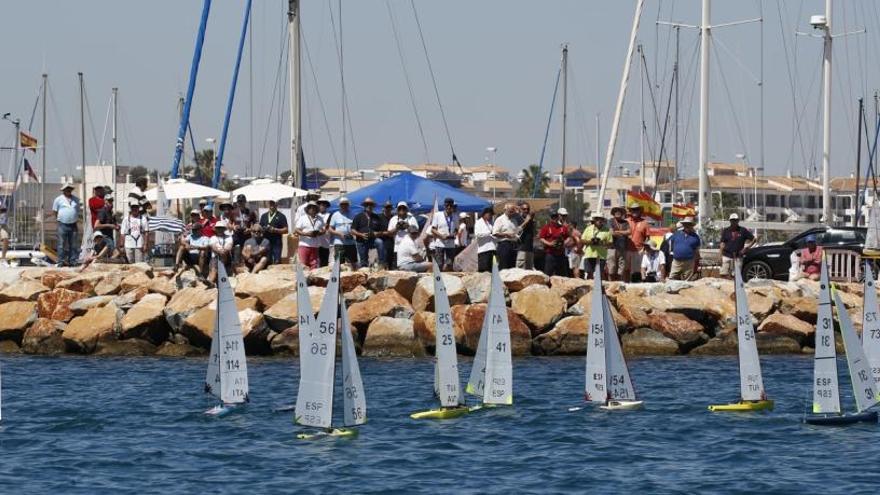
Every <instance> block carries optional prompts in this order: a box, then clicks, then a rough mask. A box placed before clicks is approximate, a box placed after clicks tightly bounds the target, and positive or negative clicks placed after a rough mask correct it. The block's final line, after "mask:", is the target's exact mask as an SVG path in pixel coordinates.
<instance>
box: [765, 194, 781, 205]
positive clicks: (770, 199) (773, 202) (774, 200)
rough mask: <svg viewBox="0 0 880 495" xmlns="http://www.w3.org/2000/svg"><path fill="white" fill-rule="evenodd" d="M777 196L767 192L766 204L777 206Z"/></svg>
mask: <svg viewBox="0 0 880 495" xmlns="http://www.w3.org/2000/svg"><path fill="white" fill-rule="evenodd" d="M778 198H779V196H777V195H775V194H768V195H767V206H774V207H775V206H779V203H778V201H777V199H778Z"/></svg>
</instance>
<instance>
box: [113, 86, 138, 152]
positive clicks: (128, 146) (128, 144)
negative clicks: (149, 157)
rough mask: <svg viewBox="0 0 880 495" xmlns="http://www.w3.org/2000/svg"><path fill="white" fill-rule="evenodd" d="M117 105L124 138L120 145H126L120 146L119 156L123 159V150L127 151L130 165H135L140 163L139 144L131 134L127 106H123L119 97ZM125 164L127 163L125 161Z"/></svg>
mask: <svg viewBox="0 0 880 495" xmlns="http://www.w3.org/2000/svg"><path fill="white" fill-rule="evenodd" d="M116 98H117V100H116V105H117V106H118V107H119V123H120V124H121V127H122V137H123V139H121V140H119V141H118V142H119V143H120V144H122V143H124V144H125V145H124V146H119V148H120V153H119V156H120V157H122V150H125V151H126V154H127V155H128V163H130V164H132V165H134V164H137V163H140V162H141V161H140V153H138V150H137V147H136V146H137V142H136V141H135V140H134V139H132V137H133V136H134V133H132V132H131V128H130V126H129V122H128V113H126V111H125V106H124V105H122V103H121V101H120V98H119V96H118V95H117V97H116ZM123 163H125V162H124V161H123Z"/></svg>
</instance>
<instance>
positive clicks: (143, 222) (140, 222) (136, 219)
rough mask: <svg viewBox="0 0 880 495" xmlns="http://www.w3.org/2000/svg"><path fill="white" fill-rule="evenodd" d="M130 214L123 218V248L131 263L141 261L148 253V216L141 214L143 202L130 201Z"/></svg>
mask: <svg viewBox="0 0 880 495" xmlns="http://www.w3.org/2000/svg"><path fill="white" fill-rule="evenodd" d="M129 210H130V211H129V213H128V216H127V217H125V218H123V219H122V227H121V229H120V230H121V231H122V235H123V239H124V241H123V248H125V257H126V258H128V262H129V263H141V262H143V261H144V259H145V258H146V254H147V233H148V232H149V229H148V228H147V218H146V217H145V216H144V215H143V214H141V204H140V203H138V202H137V201H131V202H130V203H129Z"/></svg>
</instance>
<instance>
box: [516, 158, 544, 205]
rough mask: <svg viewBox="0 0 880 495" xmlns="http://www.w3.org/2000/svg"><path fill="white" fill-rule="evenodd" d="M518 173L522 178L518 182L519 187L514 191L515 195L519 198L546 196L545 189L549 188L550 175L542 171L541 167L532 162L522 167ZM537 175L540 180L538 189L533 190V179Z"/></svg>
mask: <svg viewBox="0 0 880 495" xmlns="http://www.w3.org/2000/svg"><path fill="white" fill-rule="evenodd" d="M520 175H521V176H522V179H521V180H520V183H519V189H517V191H516V195H517V196H519V197H521V198H531V197H533V196H534V197H536V198H543V197H546V196H547V190H548V189H549V188H550V175H548V174H547V172H544V171H542V170H541V167H539V166H538V165H535V164H534V163H533V164H531V165H529V166H528V168H524V169H523V170H522V172H520ZM539 175H540V179H539V180H540V182H538V190H537V191H535V179H536V178H537V177H538V176H539Z"/></svg>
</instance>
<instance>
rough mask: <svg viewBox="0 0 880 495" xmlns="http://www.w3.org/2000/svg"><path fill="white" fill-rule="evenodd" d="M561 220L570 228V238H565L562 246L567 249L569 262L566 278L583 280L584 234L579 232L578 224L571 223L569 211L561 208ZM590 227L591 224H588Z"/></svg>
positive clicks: (559, 211)
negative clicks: (582, 237) (582, 236)
mask: <svg viewBox="0 0 880 495" xmlns="http://www.w3.org/2000/svg"><path fill="white" fill-rule="evenodd" d="M556 211H557V213H559V219H560V221H561V222H562V225H565V226H566V227H568V237H566V238H565V241H563V243H562V245H563V247H565V258H566V259H567V260H568V273H566V276H568V277H574V278H581V269H582V268H583V266H584V241H582V240H581V235H582V232H581V231H580V230H578V227H577V222H573V221H571V219H570V218H569V217H568V210H567V209H565V208H559V209H558V210H556ZM587 227H589V224H587Z"/></svg>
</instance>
